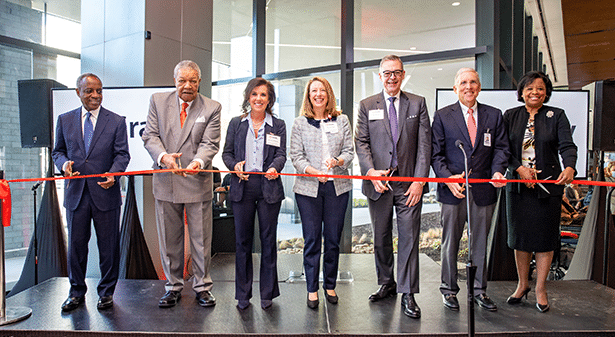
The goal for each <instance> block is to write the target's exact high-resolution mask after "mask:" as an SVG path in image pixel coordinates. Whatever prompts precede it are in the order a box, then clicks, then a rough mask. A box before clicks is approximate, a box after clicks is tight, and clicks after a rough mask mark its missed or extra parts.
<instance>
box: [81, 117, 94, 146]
mask: <svg viewBox="0 0 615 337" xmlns="http://www.w3.org/2000/svg"><path fill="white" fill-rule="evenodd" d="M90 117H92V113H91V112H89V111H88V112H87V113H86V114H85V121H84V123H83V142H84V143H85V153H88V152H90V144H91V143H92V136H93V135H94V125H93V124H92V121H91V120H90Z"/></svg>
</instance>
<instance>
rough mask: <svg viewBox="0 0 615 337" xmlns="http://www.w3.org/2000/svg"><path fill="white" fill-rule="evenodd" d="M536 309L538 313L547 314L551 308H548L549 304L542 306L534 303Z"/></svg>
mask: <svg viewBox="0 0 615 337" xmlns="http://www.w3.org/2000/svg"><path fill="white" fill-rule="evenodd" d="M536 308H538V311H540V312H547V311H549V309H550V308H551V307H550V306H549V303H547V304H545V305H542V304H540V303H538V302H536Z"/></svg>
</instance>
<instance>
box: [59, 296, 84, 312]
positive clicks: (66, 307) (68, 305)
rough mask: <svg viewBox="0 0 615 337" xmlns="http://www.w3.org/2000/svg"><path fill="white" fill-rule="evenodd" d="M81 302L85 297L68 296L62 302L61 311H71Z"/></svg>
mask: <svg viewBox="0 0 615 337" xmlns="http://www.w3.org/2000/svg"><path fill="white" fill-rule="evenodd" d="M83 302H85V297H83V296H82V297H69V298H67V299H66V301H64V303H62V311H71V310H75V309H77V308H78V307H79V306H80V305H81V304H82V303H83Z"/></svg>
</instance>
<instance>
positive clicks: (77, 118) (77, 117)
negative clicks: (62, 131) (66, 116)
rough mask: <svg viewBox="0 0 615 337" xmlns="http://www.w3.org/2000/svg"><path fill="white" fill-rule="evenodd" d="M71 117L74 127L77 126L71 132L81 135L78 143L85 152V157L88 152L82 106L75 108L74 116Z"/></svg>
mask: <svg viewBox="0 0 615 337" xmlns="http://www.w3.org/2000/svg"><path fill="white" fill-rule="evenodd" d="M70 118H71V119H72V123H71V124H72V127H74V128H75V131H73V132H70V133H69V134H73V135H79V141H78V142H77V144H79V148H80V149H81V152H82V153H83V158H85V157H86V155H87V153H85V141H84V140H83V129H82V127H81V107H79V108H77V109H75V110H73V112H72V116H71V117H70Z"/></svg>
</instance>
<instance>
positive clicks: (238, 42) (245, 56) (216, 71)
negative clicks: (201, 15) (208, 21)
mask: <svg viewBox="0 0 615 337" xmlns="http://www.w3.org/2000/svg"><path fill="white" fill-rule="evenodd" d="M212 47H213V54H212V59H213V60H212V67H211V68H212V77H211V78H212V81H218V80H225V79H230V78H241V77H250V76H251V75H252V0H233V1H228V0H214V22H213V41H212Z"/></svg>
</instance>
